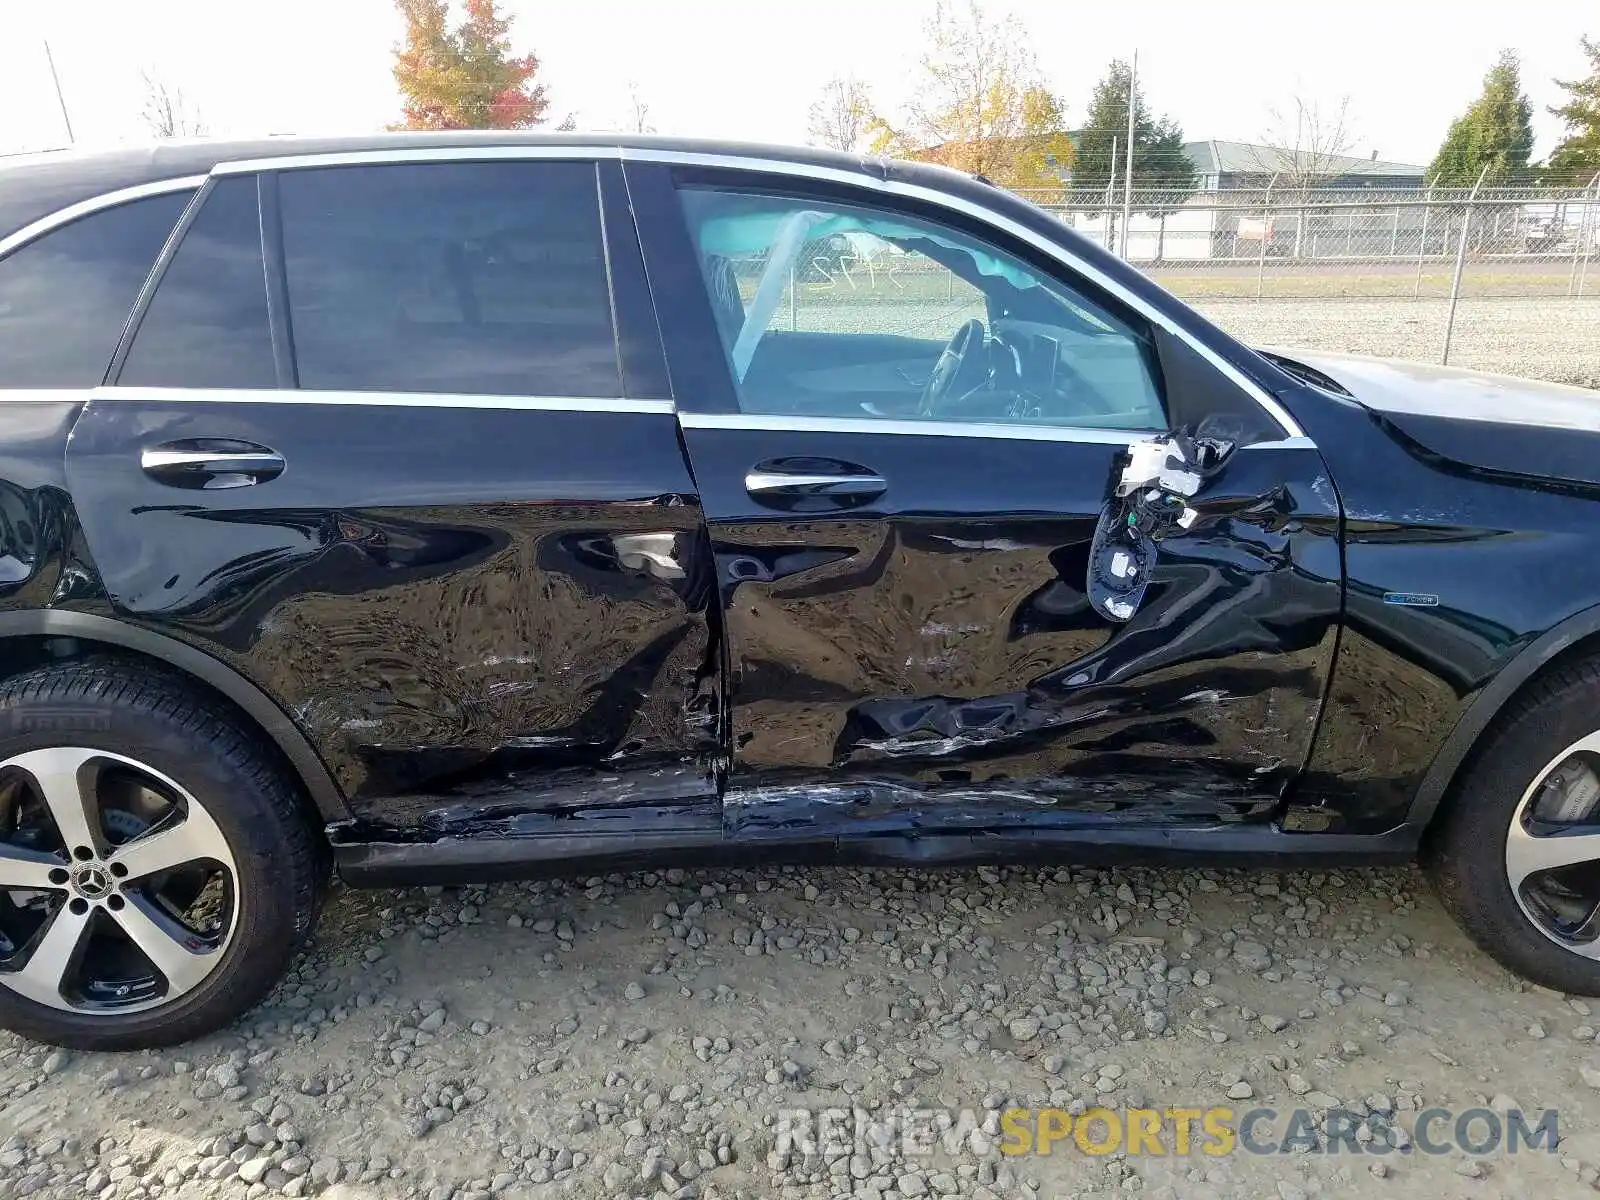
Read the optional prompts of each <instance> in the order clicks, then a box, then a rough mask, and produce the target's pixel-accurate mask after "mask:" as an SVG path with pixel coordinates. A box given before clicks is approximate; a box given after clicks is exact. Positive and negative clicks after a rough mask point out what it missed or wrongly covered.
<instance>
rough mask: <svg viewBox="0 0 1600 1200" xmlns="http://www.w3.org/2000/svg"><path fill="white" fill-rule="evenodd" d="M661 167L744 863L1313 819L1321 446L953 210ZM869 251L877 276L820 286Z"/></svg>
mask: <svg viewBox="0 0 1600 1200" xmlns="http://www.w3.org/2000/svg"><path fill="white" fill-rule="evenodd" d="M628 170H629V183H630V191H631V194H632V197H633V200H634V205H635V212H636V214H638V216H639V218H640V220H641V225H642V229H643V230H644V234H645V249H646V257H647V262H648V263H649V265H650V272H651V278H652V282H653V283H655V284H656V285H657V288H658V290H657V292H656V300H657V306H658V311H659V314H660V319H661V321H662V324H663V329H664V330H665V331H669V336H668V338H667V344H668V353H669V365H670V368H671V371H672V374H673V379H674V384H675V386H676V387H677V388H678V393H677V399H678V405H679V417H680V422H681V424H682V426H683V431H684V438H685V442H686V444H687V446H688V449H689V454H690V459H691V463H692V466H693V469H694V471H695V476H696V480H697V483H698V485H699V487H700V492H701V497H702V503H703V505H704V507H705V511H706V517H707V521H708V525H709V528H710V531H711V538H712V543H713V550H714V555H715V560H716V565H717V572H718V585H719V589H720V600H721V606H722V613H723V620H724V625H725V630H726V638H727V656H728V663H729V667H730V673H729V692H730V712H731V720H732V731H731V732H732V759H731V773H730V779H729V789H728V792H727V796H726V805H727V808H726V811H727V816H728V821H729V824H730V827H731V828H732V829H733V830H734V831H735V832H737V833H738V834H740V835H742V836H752V837H759V836H762V835H763V834H778V833H780V832H781V833H782V834H784V835H785V836H791V837H792V836H795V835H796V834H797V833H802V832H804V831H805V830H807V829H810V830H813V831H814V832H815V833H816V834H817V835H819V836H829V835H832V834H837V833H839V832H842V831H844V830H848V831H850V832H852V833H871V832H883V833H892V832H908V831H909V832H914V831H916V830H921V829H926V830H939V831H943V832H950V831H953V830H974V831H975V830H980V829H981V830H984V831H986V832H988V833H991V834H1003V833H1004V831H1006V830H1007V829H1009V830H1011V831H1012V835H1013V836H1019V837H1020V836H1024V834H1023V833H1022V830H1023V829H1027V830H1030V831H1032V832H1031V833H1029V834H1027V835H1026V836H1037V835H1039V833H1040V831H1044V830H1048V829H1049V828H1050V827H1051V826H1057V827H1059V828H1061V829H1062V830H1063V831H1064V832H1065V831H1066V830H1072V831H1073V832H1074V834H1075V836H1078V837H1080V838H1081V836H1082V835H1083V833H1084V830H1085V828H1086V827H1090V826H1094V825H1096V824H1103V825H1105V826H1106V827H1107V828H1108V829H1111V828H1112V827H1113V826H1115V825H1119V824H1125V823H1127V822H1129V821H1136V822H1187V823H1202V824H1205V823H1226V822H1237V821H1249V820H1266V819H1270V818H1271V817H1273V816H1274V815H1275V814H1277V813H1278V812H1279V811H1280V809H1281V802H1282V800H1283V797H1284V795H1285V792H1286V789H1287V788H1288V786H1289V784H1290V783H1291V781H1292V780H1293V779H1294V778H1295V776H1296V774H1297V772H1298V771H1299V769H1300V768H1301V766H1302V764H1303V762H1304V759H1305V755H1306V753H1307V750H1308V747H1309V745H1310V741H1311V737H1312V734H1313V731H1314V726H1315V722H1316V718H1317V715H1318V712H1319V708H1320V704H1321V700H1322V696H1323V691H1324V687H1325V685H1326V683H1327V679H1328V672H1329V669H1330V663H1331V656H1332V652H1333V649H1334V644H1335V637H1336V633H1337V627H1338V620H1339V613H1340V589H1341V583H1340V558H1339V549H1338V537H1339V513H1338V506H1337V501H1336V499H1335V496H1334V492H1333V489H1332V487H1331V485H1330V484H1329V482H1328V480H1327V478H1326V475H1325V470H1324V467H1323V464H1322V460H1321V457H1320V455H1319V454H1318V453H1317V451H1316V449H1315V447H1314V446H1312V445H1311V443H1310V442H1309V441H1308V440H1307V439H1305V438H1303V437H1299V436H1285V432H1286V431H1285V429H1284V428H1283V427H1282V426H1281V425H1280V423H1279V422H1278V421H1277V420H1275V419H1274V417H1273V415H1272V414H1271V412H1269V411H1268V410H1267V409H1266V408H1264V407H1263V405H1262V404H1261V403H1259V401H1258V398H1257V397H1255V396H1253V395H1252V394H1250V392H1249V390H1248V388H1247V387H1245V386H1242V385H1241V383H1240V381H1238V380H1236V379H1235V378H1233V377H1231V376H1230V375H1229V374H1228V373H1227V372H1225V371H1224V370H1222V369H1221V368H1219V366H1218V365H1216V364H1215V363H1214V362H1213V361H1211V360H1210V359H1208V358H1207V356H1206V355H1205V353H1204V352H1203V349H1202V348H1200V347H1198V346H1196V345H1194V344H1192V343H1191V341H1190V340H1189V339H1188V338H1186V337H1185V336H1182V335H1181V334H1180V333H1179V332H1177V331H1175V330H1174V329H1173V328H1171V327H1170V326H1169V324H1167V323H1166V322H1163V321H1161V320H1157V319H1153V318H1152V315H1151V314H1150V313H1149V312H1147V311H1143V310H1142V309H1141V307H1140V305H1139V303H1137V302H1136V298H1133V297H1130V296H1128V295H1125V294H1124V295H1119V294H1114V292H1113V290H1111V289H1110V288H1108V286H1106V285H1104V283H1103V282H1102V283H1096V282H1095V281H1093V280H1090V279H1087V278H1080V277H1078V276H1077V275H1076V274H1075V273H1074V272H1073V271H1072V270H1071V269H1070V267H1069V266H1068V265H1067V264H1066V263H1064V262H1061V261H1052V260H1050V259H1049V257H1048V256H1047V255H1046V254H1044V253H1041V251H1040V248H1039V247H1038V246H1037V245H1032V244H1029V243H1027V242H1026V241H1025V240H1024V239H1022V238H1020V237H1016V236H1014V235H1012V234H1008V233H1007V232H1005V231H1003V230H1000V229H992V228H985V227H984V226H983V225H982V224H981V223H979V222H976V221H974V220H973V219H971V217H970V215H969V214H962V215H957V214H954V213H949V212H944V211H941V210H940V209H939V207H937V201H936V200H935V199H934V198H932V197H929V198H927V199H926V200H919V199H913V198H911V197H909V196H908V195H906V194H904V193H905V191H906V189H902V190H901V192H900V193H891V190H890V189H888V188H885V189H883V190H882V191H877V190H874V189H872V188H870V187H862V186H856V185H848V184H839V185H833V184H819V183H817V182H816V181H813V180H799V179H796V178H792V177H789V176H787V175H784V174H762V173H756V172H747V171H730V170H725V169H711V168H702V167H696V166H688V165H685V166H682V167H677V168H668V167H655V166H649V165H645V164H640V165H633V164H630V165H629V168H628ZM841 239H847V240H848V242H849V244H850V254H851V256H852V260H853V261H852V264H851V265H852V269H851V270H850V272H849V273H848V276H847V275H846V273H845V272H843V271H839V270H824V269H821V266H819V262H818V260H819V257H824V258H825V256H826V254H827V253H828V250H827V248H828V247H830V246H836V245H838V243H839V242H840V240H841ZM863 263H869V264H873V265H874V267H875V268H876V269H875V270H874V271H869V270H867V269H866V268H865V267H864V266H863V265H862V264H863ZM823 265H825V263H824V264H823ZM662 281H671V282H672V283H673V284H674V290H673V292H672V294H671V298H670V302H668V297H667V296H666V295H664V294H663V292H662V291H661V290H660V286H661V283H662ZM691 284H698V285H699V287H698V294H697V295H695V297H694V299H693V300H691V299H690V293H689V291H688V290H686V289H687V287H688V286H690V285H691ZM800 345H803V346H804V350H805V352H804V353H803V354H800V353H796V350H795V348H796V347H797V346H800ZM875 346H879V347H882V355H883V357H882V361H878V360H876V359H874V357H873V348H874V347H875ZM685 381H691V382H692V386H691V387H690V388H689V389H687V390H686V389H684V388H683V386H682V385H683V383H684V382H685ZM896 381H898V386H896ZM1108 836H1112V837H1114V834H1112V835H1108Z"/></svg>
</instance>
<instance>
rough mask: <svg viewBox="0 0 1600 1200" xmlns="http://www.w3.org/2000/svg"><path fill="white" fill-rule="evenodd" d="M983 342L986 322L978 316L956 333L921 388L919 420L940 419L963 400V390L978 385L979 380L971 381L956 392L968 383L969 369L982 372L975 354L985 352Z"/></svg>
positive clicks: (970, 373) (942, 351) (981, 365)
mask: <svg viewBox="0 0 1600 1200" xmlns="http://www.w3.org/2000/svg"><path fill="white" fill-rule="evenodd" d="M983 340H984V332H983V322H982V321H980V320H978V319H977V318H976V317H974V318H972V319H971V320H970V321H968V322H966V323H965V324H964V325H962V326H961V328H960V329H958V330H956V331H955V333H954V335H952V336H951V338H950V340H949V342H947V343H946V344H945V348H944V349H943V350H941V351H940V352H939V361H938V362H936V363H934V364H933V374H931V375H929V376H928V382H927V384H926V386H924V387H923V389H922V399H921V401H919V402H918V404H917V415H918V416H919V417H936V416H938V415H939V414H940V412H941V411H942V410H943V409H944V408H945V407H946V406H947V405H948V404H949V403H950V402H951V401H952V400H958V399H960V398H961V396H962V394H963V393H964V391H967V390H970V389H971V388H972V387H975V386H976V385H977V381H972V382H971V383H968V386H967V388H966V389H963V390H961V391H958V390H957V385H958V384H962V383H967V381H968V379H969V378H970V376H971V375H972V372H971V370H970V369H969V366H976V367H978V369H979V370H982V369H983V364H982V363H981V362H980V361H979V356H978V355H977V354H974V353H973V351H974V350H980V351H981V350H982V348H983Z"/></svg>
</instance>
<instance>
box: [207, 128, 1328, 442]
mask: <svg viewBox="0 0 1600 1200" xmlns="http://www.w3.org/2000/svg"><path fill="white" fill-rule="evenodd" d="M519 158H522V159H560V158H596V159H600V158H604V159H620V160H621V161H623V162H647V163H663V164H666V165H669V166H697V167H725V168H728V169H731V170H742V171H762V172H766V173H768V174H777V175H794V176H798V177H800V178H805V179H822V180H826V181H828V182H830V183H839V184H843V185H846V186H850V187H859V188H865V189H867V190H869V191H876V192H882V193H884V194H887V195H892V196H900V197H903V198H905V199H909V200H918V201H922V202H924V203H928V204H932V205H934V206H935V207H940V208H944V209H946V210H948V211H951V212H958V213H961V214H963V215H965V216H968V217H973V218H976V219H977V220H979V221H982V222H984V223H986V224H988V225H991V226H993V227H995V228H997V229H1002V230H1004V231H1005V232H1006V233H1008V234H1010V235H1011V236H1012V237H1016V238H1020V239H1021V240H1022V241H1025V242H1027V243H1028V244H1029V245H1030V246H1033V247H1034V248H1035V249H1037V250H1040V251H1043V252H1044V253H1045V254H1046V255H1048V256H1049V257H1051V258H1053V259H1055V260H1056V261H1057V262H1059V263H1061V264H1062V265H1064V266H1066V267H1068V268H1070V269H1071V270H1073V271H1076V272H1077V273H1078V274H1080V275H1082V276H1083V277H1084V278H1086V279H1088V280H1091V281H1092V282H1093V283H1094V284H1095V285H1096V286H1097V287H1100V288H1103V289H1104V290H1105V291H1107V292H1109V293H1110V294H1111V295H1113V296H1115V297H1116V298H1117V299H1118V300H1119V301H1121V302H1122V303H1123V304H1126V305H1127V306H1128V307H1129V308H1131V309H1133V310H1134V311H1135V312H1137V313H1139V314H1140V315H1141V316H1143V317H1144V318H1145V319H1146V320H1148V321H1150V322H1152V323H1153V324H1156V325H1159V326H1160V327H1161V328H1162V329H1164V330H1166V331H1167V332H1168V333H1170V334H1172V335H1173V336H1174V337H1177V338H1181V339H1182V340H1183V342H1184V343H1185V344H1186V345H1188V346H1189V347H1190V348H1191V349H1193V350H1194V351H1195V353H1197V354H1199V355H1200V356H1201V357H1202V358H1204V359H1205V360H1206V361H1207V362H1209V363H1210V364H1211V365H1212V366H1213V367H1215V368H1216V369H1217V370H1219V371H1221V372H1222V373H1223V374H1224V375H1226V376H1227V377H1228V378H1229V379H1230V380H1232V381H1233V383H1234V384H1235V385H1237V386H1238V387H1240V388H1242V389H1244V391H1245V392H1247V393H1248V394H1249V395H1250V398H1251V399H1253V400H1254V401H1255V402H1256V403H1257V404H1259V405H1261V407H1262V408H1263V409H1265V410H1266V411H1267V413H1268V414H1269V415H1270V416H1271V417H1272V419H1273V420H1274V421H1276V422H1277V423H1278V425H1279V426H1280V427H1281V428H1282V430H1283V434H1284V437H1286V438H1294V437H1301V436H1304V432H1305V431H1304V430H1302V429H1301V428H1300V425H1299V423H1298V422H1297V421H1296V420H1295V419H1294V417H1293V416H1291V415H1290V414H1289V411H1288V410H1287V409H1286V408H1284V407H1283V405H1282V404H1281V403H1280V402H1279V401H1278V400H1277V398H1276V397H1274V396H1273V395H1271V394H1270V393H1269V392H1268V391H1267V390H1266V389H1265V388H1263V387H1262V386H1261V385H1260V384H1258V383H1256V382H1255V381H1254V380H1253V379H1251V378H1250V377H1249V376H1248V375H1246V374H1245V373H1244V372H1243V371H1241V370H1239V368H1238V367H1236V366H1234V365H1233V364H1232V363H1230V362H1228V361H1227V360H1226V359H1225V358H1223V357H1222V356H1221V355H1219V354H1217V353H1216V351H1214V350H1212V349H1211V348H1210V347H1209V346H1207V345H1205V344H1204V343H1202V342H1199V341H1196V340H1195V339H1194V338H1193V337H1192V336H1191V335H1190V334H1189V333H1188V332H1187V331H1185V330H1184V329H1183V328H1182V327H1180V326H1179V325H1177V324H1175V323H1174V322H1173V321H1172V319H1171V318H1170V317H1168V316H1167V315H1166V314H1164V313H1162V312H1161V311H1160V310H1159V309H1156V308H1153V307H1151V306H1150V305H1149V304H1148V303H1147V302H1146V301H1145V300H1143V299H1141V298H1140V297H1139V296H1137V295H1135V294H1134V293H1133V292H1131V291H1129V290H1128V289H1127V288H1125V287H1123V285H1122V284H1120V283H1118V282H1117V281H1116V280H1114V279H1112V278H1111V277H1110V276H1108V275H1106V274H1104V273H1103V272H1102V271H1100V269H1099V268H1097V267H1095V266H1093V265H1091V264H1090V263H1088V262H1086V261H1084V260H1083V259H1082V258H1079V257H1078V256H1077V255H1076V254H1074V253H1072V251H1071V250H1069V249H1067V248H1066V247H1064V246H1061V245H1059V244H1057V243H1056V242H1054V241H1051V240H1050V239H1049V238H1046V237H1043V236H1041V235H1040V234H1038V233H1035V232H1034V231H1033V230H1031V229H1029V228H1027V227H1026V226H1024V225H1021V224H1019V223H1018V222H1016V221H1013V220H1011V219H1010V218H1009V217H1006V216H1004V215H1002V214H1000V213H997V212H995V211H994V210H993V209H990V208H986V207H984V206H983V205H981V204H974V203H972V202H971V201H969V200H966V199H964V198H962V197H960V196H952V195H950V194H949V193H947V192H941V191H939V190H937V189H935V188H928V187H923V186H922V185H920V184H911V183H902V182H900V181H897V180H885V179H878V178H874V177H873V176H871V175H868V174H864V173H858V172H855V171H846V170H841V169H840V168H837V167H822V166H816V165H814V164H810V163H803V162H789V161H785V160H783V159H768V158H753V157H748V156H745V155H737V154H709V153H705V152H702V151H695V150H670V149H665V148H652V147H635V146H615V145H612V146H605V145H599V146H583V145H566V144H561V145H553V144H530V145H522V146H519V145H504V144H501V145H497V146H434V147H417V148H414V149H405V148H402V147H396V148H394V149H384V150H354V151H342V152H330V153H327V154H306V155H298V156H297V155H281V156H276V157H272V158H256V159H240V160H237V161H234V162H227V163H219V164H217V166H216V167H214V168H213V169H212V174H214V175H216V174H234V173H237V172H241V171H261V170H274V171H288V170H303V169H310V168H315V167H330V166H358V165H375V164H383V163H391V164H392V163H405V162H449V161H472V160H479V161H484V160H491V159H499V160H514V159H519ZM1180 303H1181V301H1180Z"/></svg>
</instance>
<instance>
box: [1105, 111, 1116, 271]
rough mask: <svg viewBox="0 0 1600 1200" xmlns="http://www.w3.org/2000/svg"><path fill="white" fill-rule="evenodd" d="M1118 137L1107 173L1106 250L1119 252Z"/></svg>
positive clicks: (1114, 137)
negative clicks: (1117, 201)
mask: <svg viewBox="0 0 1600 1200" xmlns="http://www.w3.org/2000/svg"><path fill="white" fill-rule="evenodd" d="M1116 198H1117V135H1116V134H1114V133H1113V134H1112V135H1111V167H1110V169H1109V170H1108V171H1106V200H1105V204H1106V250H1107V251H1108V252H1109V253H1111V254H1115V253H1116V252H1117V210H1116Z"/></svg>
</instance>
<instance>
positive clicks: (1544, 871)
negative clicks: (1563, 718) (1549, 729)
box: [1505, 732, 1600, 959]
mask: <svg viewBox="0 0 1600 1200" xmlns="http://www.w3.org/2000/svg"><path fill="white" fill-rule="evenodd" d="M1505 857H1506V879H1507V882H1508V883H1510V885H1511V893H1512V895H1514V896H1515V897H1516V899H1517V904H1518V905H1519V906H1520V907H1521V909H1522V912H1523V915H1524V916H1526V917H1527V918H1528V920H1530V921H1531V922H1533V924H1534V927H1535V928H1537V929H1538V930H1539V932H1540V933H1542V934H1544V936H1545V937H1547V938H1549V939H1550V940H1551V941H1553V942H1555V943H1556V944H1557V945H1559V946H1561V947H1563V948H1564V949H1567V950H1570V951H1572V952H1573V953H1574V954H1581V955H1582V956H1583V957H1585V958H1596V959H1600V732H1597V733H1591V734H1589V735H1588V736H1587V737H1584V738H1581V739H1579V740H1578V741H1576V742H1574V743H1573V744H1572V745H1570V746H1568V747H1567V748H1566V749H1565V750H1563V751H1562V752H1561V753H1560V754H1558V755H1557V756H1556V757H1555V758H1553V759H1551V760H1550V762H1549V763H1547V764H1546V765H1545V768H1544V770H1542V771H1540V772H1539V774H1538V776H1537V777H1535V779H1534V781H1533V783H1532V784H1531V785H1530V786H1529V788H1528V790H1527V791H1525V792H1524V793H1523V794H1522V801H1521V803H1519V804H1518V805H1517V808H1516V811H1515V812H1514V813H1513V814H1512V816H1511V827H1510V829H1509V830H1507V833H1506V856H1505Z"/></svg>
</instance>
